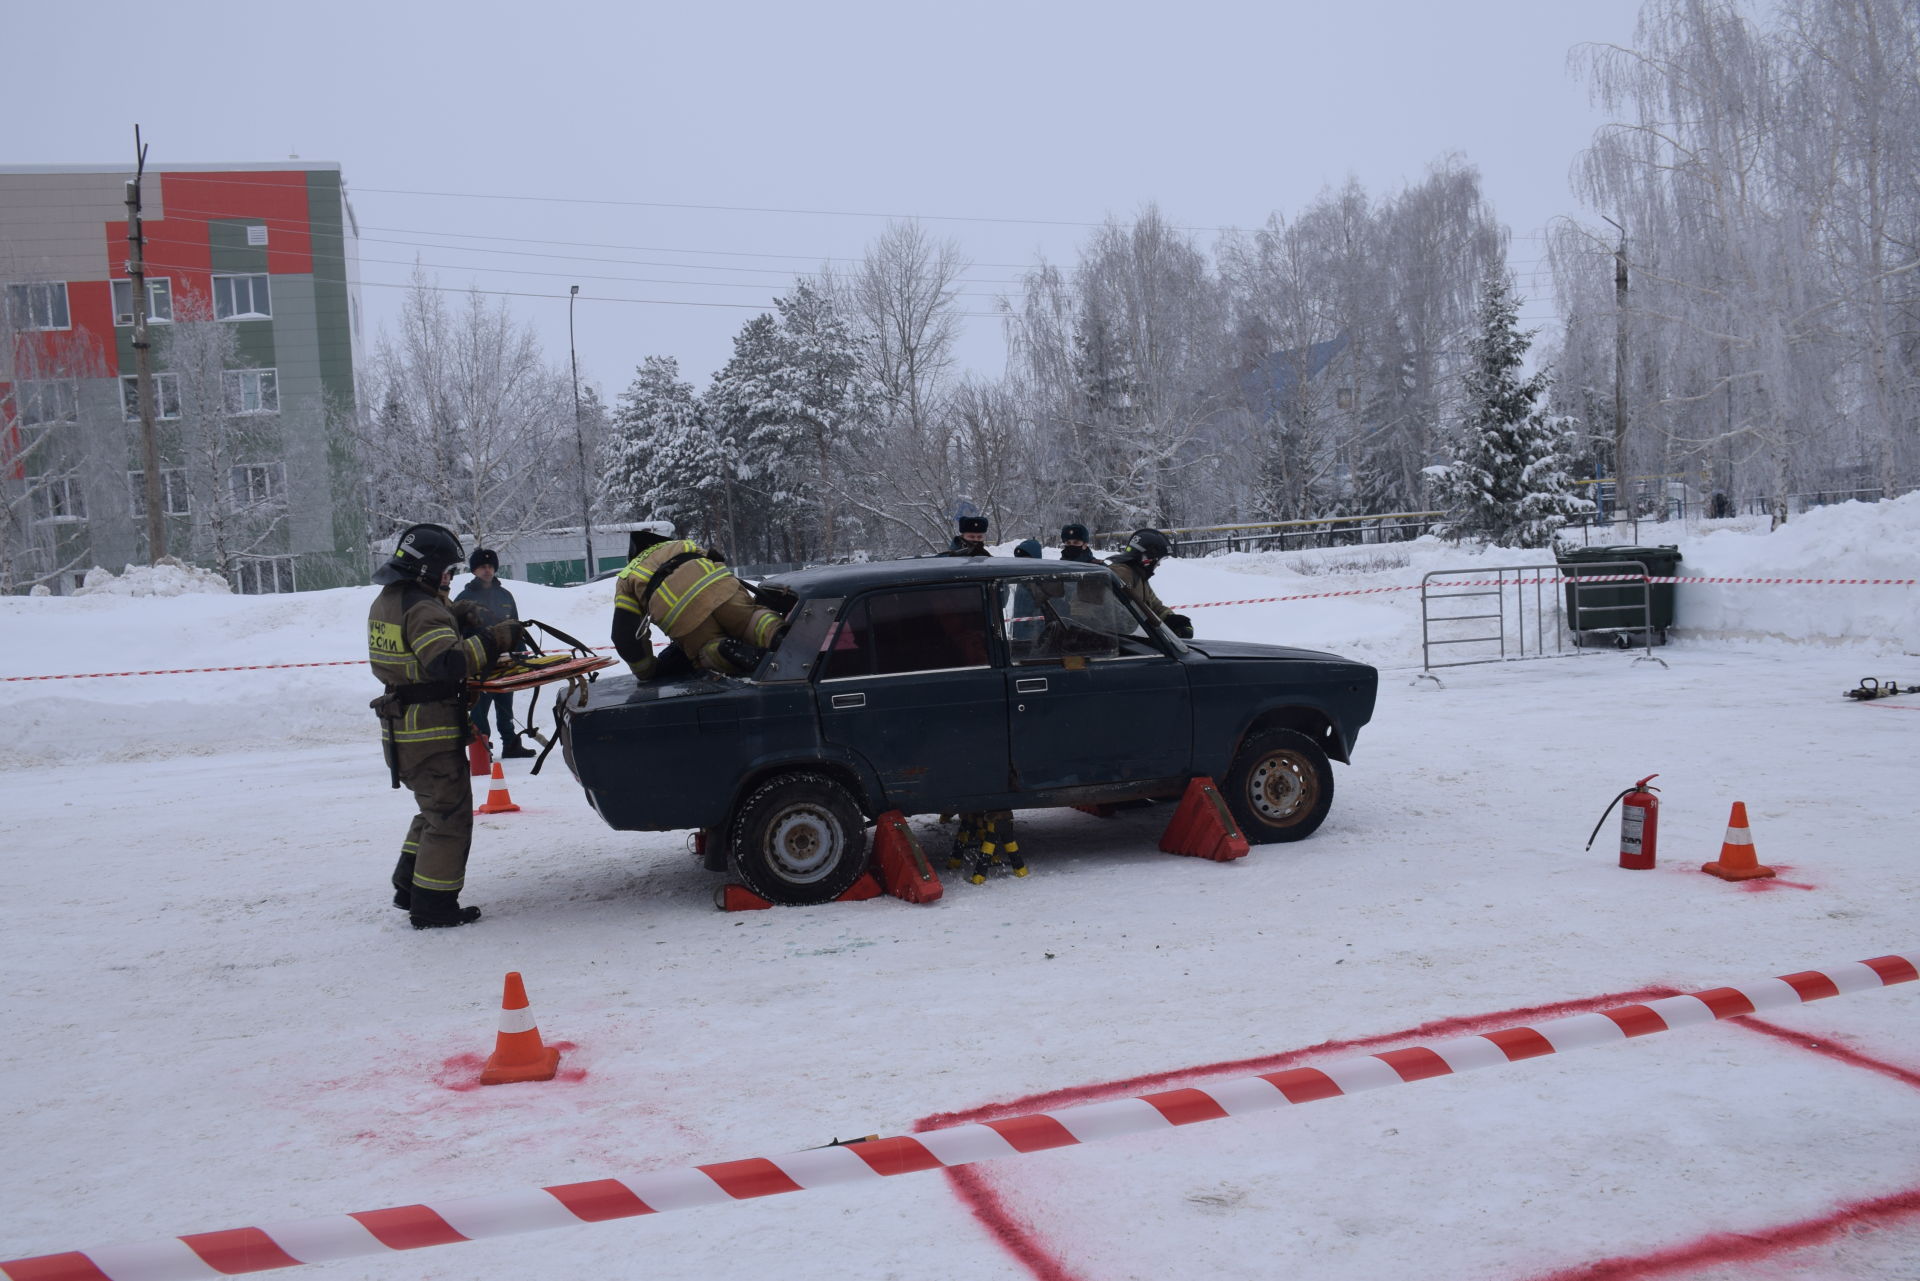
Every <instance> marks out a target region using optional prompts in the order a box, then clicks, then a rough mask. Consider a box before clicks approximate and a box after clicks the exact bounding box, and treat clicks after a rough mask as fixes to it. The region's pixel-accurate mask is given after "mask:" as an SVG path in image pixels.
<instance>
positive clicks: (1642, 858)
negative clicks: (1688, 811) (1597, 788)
mask: <svg viewBox="0 0 1920 1281" xmlns="http://www.w3.org/2000/svg"><path fill="white" fill-rule="evenodd" d="M1659 777H1660V776H1659V775H1658V774H1649V775H1647V776H1646V777H1645V778H1643V779H1641V780H1640V781H1639V782H1638V783H1635V784H1634V785H1633V786H1632V787H1629V788H1628V789H1627V790H1626V791H1624V792H1622V793H1620V795H1618V796H1616V797H1614V798H1613V799H1612V800H1611V801H1609V802H1607V808H1606V809H1604V810H1602V811H1601V812H1600V822H1599V823H1595V824H1594V825H1593V834H1592V835H1591V836H1588V837H1587V848H1588V849H1592V848H1593V842H1594V840H1595V838H1596V837H1598V836H1599V835H1600V826H1601V824H1602V823H1605V822H1606V821H1607V815H1609V814H1611V813H1613V807H1614V806H1616V805H1619V804H1620V802H1622V801H1625V802H1626V804H1625V805H1624V806H1622V807H1621V810H1620V866H1621V867H1624V868H1627V869H1628V870H1629V871H1635V872H1644V871H1646V870H1647V869H1648V868H1650V867H1652V866H1653V857H1654V851H1655V845H1656V843H1657V838H1658V836H1659V832H1660V798H1659V797H1658V796H1655V795H1654V793H1655V792H1657V791H1659V790H1660V789H1659V788H1657V787H1648V786H1647V784H1648V783H1651V782H1652V781H1653V780H1654V779H1656V778H1659Z"/></svg>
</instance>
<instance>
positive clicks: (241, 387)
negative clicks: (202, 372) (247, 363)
mask: <svg viewBox="0 0 1920 1281" xmlns="http://www.w3.org/2000/svg"><path fill="white" fill-rule="evenodd" d="M220 385H221V387H222V389H223V390H224V391H225V392H226V397H227V412H228V413H230V414H277V413H279V412H280V381H279V379H278V377H277V376H276V375H275V372H274V371H273V370H271V369H229V370H227V371H226V372H225V373H223V374H221V375H220Z"/></svg>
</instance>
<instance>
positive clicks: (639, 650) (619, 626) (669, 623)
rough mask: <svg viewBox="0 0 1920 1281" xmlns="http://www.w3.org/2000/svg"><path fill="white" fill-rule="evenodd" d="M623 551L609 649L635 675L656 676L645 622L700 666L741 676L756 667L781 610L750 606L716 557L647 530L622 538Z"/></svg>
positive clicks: (739, 585)
mask: <svg viewBox="0 0 1920 1281" xmlns="http://www.w3.org/2000/svg"><path fill="white" fill-rule="evenodd" d="M627 554H628V555H629V556H631V557H632V558H633V559H632V560H630V561H629V562H628V563H627V567H626V568H625V569H624V570H622V571H621V572H620V580H619V582H618V583H616V584H615V585H614V593H613V647H614V649H615V650H617V651H618V652H619V654H620V657H621V658H624V659H625V660H626V661H627V666H628V667H630V668H631V669H632V670H633V674H634V676H635V677H637V678H638V679H640V680H647V679H649V678H651V677H652V676H653V673H654V667H655V663H656V660H655V658H654V655H653V643H652V641H651V640H650V638H649V632H648V625H649V624H650V623H657V624H659V626H660V630H661V631H663V632H665V633H666V634H667V637H668V639H670V640H672V641H674V642H676V643H677V644H678V645H679V646H680V649H681V652H682V653H684V654H685V655H686V657H687V659H688V660H689V661H690V662H692V663H693V665H694V666H695V667H698V668H700V669H701V670H702V671H709V672H719V673H721V674H722V675H726V676H734V675H744V674H745V673H747V672H750V671H752V670H753V669H754V668H755V667H757V666H758V665H759V663H760V657H761V655H762V654H764V653H765V652H766V650H767V647H768V646H769V645H771V644H772V643H773V637H774V633H775V632H776V631H778V630H779V627H780V615H778V614H776V613H774V612H773V611H772V610H770V609H764V608H762V607H761V606H760V605H758V604H756V603H755V602H754V599H753V596H752V594H751V593H750V592H748V591H747V589H746V587H745V585H744V584H742V583H741V581H740V580H739V579H737V578H735V577H734V576H733V574H732V572H731V571H729V570H728V569H727V567H726V565H725V563H724V562H723V561H722V560H721V559H720V557H719V556H717V555H715V554H714V553H713V552H710V551H707V550H706V549H704V548H702V547H701V546H700V545H699V544H697V543H695V542H693V541H692V540H690V539H684V538H682V539H669V538H666V537H665V536H663V535H661V534H659V533H656V532H654V531H652V530H646V529H640V530H635V531H634V532H633V533H632V534H630V535H628V547H627Z"/></svg>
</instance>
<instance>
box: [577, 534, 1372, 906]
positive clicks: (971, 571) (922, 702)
mask: <svg viewBox="0 0 1920 1281" xmlns="http://www.w3.org/2000/svg"><path fill="white" fill-rule="evenodd" d="M761 588H762V591H763V593H773V594H775V595H777V597H778V601H779V604H780V605H783V606H784V607H785V610H786V618H787V626H786V631H785V634H784V636H783V637H782V638H781V640H780V642H779V644H778V646H777V647H776V648H775V649H774V650H773V651H772V652H771V653H769V654H768V656H767V657H766V659H765V660H764V661H763V662H762V663H761V665H760V667H759V669H758V670H757V671H755V672H754V673H753V675H752V676H751V677H750V678H747V679H729V678H722V677H717V676H711V675H700V676H694V677H689V678H687V679H681V680H668V681H659V682H638V683H636V682H635V681H633V680H632V679H630V678H626V677H616V678H611V679H607V680H602V681H600V682H598V683H596V684H594V685H593V686H591V687H590V688H589V689H588V690H587V691H586V692H585V693H584V694H583V695H580V696H577V697H576V698H574V699H573V700H571V701H569V702H568V703H567V704H566V705H565V706H563V708H562V710H561V712H560V720H561V724H560V732H561V736H562V743H563V745H564V747H565V750H566V759H567V764H568V766H569V767H570V768H571V769H572V770H573V773H574V777H575V778H577V779H578V780H579V782H580V785H581V786H582V787H583V788H584V789H585V790H586V794H587V800H588V802H589V803H590V804H592V806H593V808H594V810H595V811H596V812H597V813H598V814H599V815H600V816H601V817H602V818H603V819H605V820H606V821H607V823H608V824H609V825H610V826H612V827H614V828H617V829H620V830H622V831H673V830H678V829H685V828H698V829H703V830H704V831H705V832H706V833H707V838H708V847H707V855H708V859H709V862H710V865H712V866H715V867H719V866H722V864H721V862H720V860H721V859H725V860H727V864H728V865H730V866H731V869H732V871H733V873H734V874H735V875H736V876H737V877H738V878H739V879H740V881H742V882H743V883H744V884H745V885H747V886H748V888H750V889H752V890H754V891H755V892H757V893H759V894H761V895H762V896H764V897H766V898H768V899H770V900H772V901H774V902H776V903H820V902H826V901H828V900H830V899H832V898H834V897H836V896H837V895H839V894H840V893H841V892H843V891H844V890H846V889H847V888H848V887H849V886H850V885H851V884H852V883H853V881H854V880H855V879H856V878H857V877H858V876H859V875H860V873H861V871H863V870H864V869H865V867H866V864H867V833H866V827H867V824H868V821H869V820H870V819H871V818H873V817H874V816H875V815H878V814H881V813H884V812H886V811H888V810H896V809H897V810H902V811H904V812H906V813H908V814H932V813H958V812H964V811H974V810H1013V809H1035V808H1044V807H1053V806H1064V805H1088V804H1097V803H1103V802H1118V801H1128V800H1138V799H1142V798H1171V797H1177V796H1178V795H1179V794H1180V792H1181V791H1182V790H1183V789H1184V787H1185V786H1186V783H1187V780H1188V779H1189V778H1192V777H1194V776H1196V775H1208V776H1210V777H1212V778H1214V779H1216V780H1217V781H1218V782H1219V783H1220V785H1221V790H1222V793H1223V794H1224V796H1225V798H1226V800H1227V803H1228V805H1229V806H1230V807H1231V808H1232V810H1233V813H1234V817H1235V818H1237V819H1238V820H1239V822H1240V824H1241V827H1242V828H1243V830H1244V831H1245V832H1246V835H1247V837H1248V839H1249V840H1250V841H1253V842H1255V843H1264V842H1270V841H1292V840H1299V839H1300V838H1302V837H1305V836H1307V835H1309V834H1310V833H1312V832H1313V831H1314V829H1315V828H1317V827H1319V826H1320V822H1321V820H1322V819H1324V818H1325V817H1326V814H1327V808H1328V806H1329V805H1330V804H1331V803H1332V801H1333V771H1332V767H1331V766H1330V765H1329V764H1328V761H1329V759H1332V760H1337V761H1346V760H1347V759H1348V754H1349V753H1350V752H1351V751H1352V750H1353V743H1354V738H1355V736H1356V735H1358V734H1359V732H1360V727H1361V726H1363V725H1365V724H1366V723H1367V720H1368V719H1369V718H1370V717H1371V716H1372V714H1373V702H1374V693H1375V687H1376V685H1377V683H1378V673H1376V672H1375V671H1374V669H1373V668H1371V667H1369V666H1367V665H1366V664H1364V663H1356V662H1351V661H1349V660H1347V659H1344V658H1340V657H1338V656H1336V655H1333V654H1323V653H1317V652H1315V651H1312V650H1304V649H1290V648H1285V647H1282V646H1278V645H1255V644H1247V643H1244V642H1228V641H1208V640H1194V641H1182V640H1180V639H1179V638H1177V637H1175V636H1174V635H1173V634H1172V633H1171V632H1169V631H1167V630H1166V629H1165V628H1164V627H1162V626H1161V625H1160V624H1159V623H1158V622H1157V621H1155V620H1154V619H1152V618H1151V617H1149V616H1148V615H1146V614H1145V613H1144V612H1143V611H1141V610H1139V609H1138V608H1137V607H1136V606H1135V605H1134V604H1133V602H1132V600H1131V598H1129V597H1128V596H1127V595H1126V594H1125V592H1124V591H1123V590H1121V589H1120V588H1119V586H1118V584H1117V582H1116V580H1115V579H1114V578H1113V576H1112V574H1111V573H1109V572H1108V570H1107V569H1106V567H1105V566H1103V565H1086V564H1076V563H1068V562H1062V561H1033V560H997V559H990V558H985V557H976V558H967V559H958V558H955V559H947V558H939V557H935V558H928V559H922V560H903V561H885V562H875V563H872V564H865V565H841V566H832V567H827V568H821V569H808V570H802V571H799V572H797V573H791V574H784V575H780V576H778V577H775V578H770V579H768V580H767V581H766V582H765V583H763V584H761Z"/></svg>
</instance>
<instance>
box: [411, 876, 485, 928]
mask: <svg viewBox="0 0 1920 1281" xmlns="http://www.w3.org/2000/svg"><path fill="white" fill-rule="evenodd" d="M409 911H410V914H411V915H412V917H413V928H414V929H416V930H443V929H449V928H451V927H453V926H455V925H472V924H473V923H474V922H475V921H477V920H479V919H480V909H479V908H477V907H461V906H460V892H459V891H458V890H423V889H421V888H420V887H419V886H417V885H416V886H414V887H413V907H412V908H411V909H409Z"/></svg>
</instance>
